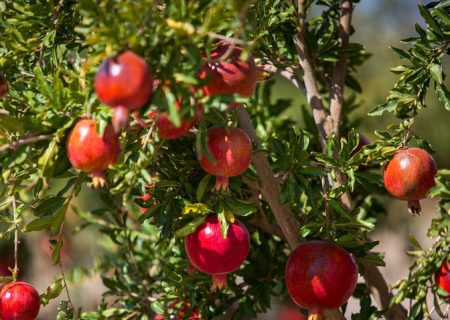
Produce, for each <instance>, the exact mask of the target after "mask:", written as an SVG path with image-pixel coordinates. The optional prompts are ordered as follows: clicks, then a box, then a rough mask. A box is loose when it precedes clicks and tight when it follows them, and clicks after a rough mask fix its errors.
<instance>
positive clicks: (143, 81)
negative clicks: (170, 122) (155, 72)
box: [94, 51, 153, 110]
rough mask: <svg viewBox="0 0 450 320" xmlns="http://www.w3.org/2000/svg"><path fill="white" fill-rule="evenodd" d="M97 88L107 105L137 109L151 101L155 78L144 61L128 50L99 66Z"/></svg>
mask: <svg viewBox="0 0 450 320" xmlns="http://www.w3.org/2000/svg"><path fill="white" fill-rule="evenodd" d="M94 88H95V92H96V93H97V96H98V98H99V99H100V101H101V102H103V103H104V104H106V105H108V106H110V107H113V108H114V107H118V106H121V107H125V108H127V109H129V110H134V109H138V108H140V107H142V106H143V105H144V104H145V103H146V102H147V101H148V100H149V99H150V96H151V94H152V91H153V78H152V75H151V72H150V68H149V66H148V65H147V63H146V62H145V60H144V59H142V58H141V57H139V56H138V55H136V54H135V53H133V52H131V51H125V52H123V53H121V54H119V55H117V56H114V57H111V58H108V59H106V60H105V61H104V62H103V63H102V64H101V65H100V68H99V69H98V71H97V74H96V75H95V80H94Z"/></svg>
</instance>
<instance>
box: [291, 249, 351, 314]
mask: <svg viewBox="0 0 450 320" xmlns="http://www.w3.org/2000/svg"><path fill="white" fill-rule="evenodd" d="M357 280H358V268H357V266H356V263H355V260H354V259H353V257H352V256H351V255H350V254H349V253H348V252H347V251H345V250H344V249H342V248H341V247H338V246H337V245H335V244H333V243H329V242H324V241H308V242H304V243H302V244H300V245H299V246H298V247H297V248H296V249H295V250H294V251H293V252H292V253H291V255H290V256H289V259H288V261H287V264H286V285H287V289H288V292H289V294H290V296H291V298H292V300H294V302H295V303H296V304H298V305H299V306H300V307H302V308H305V309H307V310H308V315H309V318H308V319H319V318H320V317H321V316H322V314H323V311H324V310H326V309H335V308H338V307H340V306H341V305H343V304H344V303H345V302H346V301H347V300H348V298H349V297H350V296H351V295H352V293H353V290H355V287H356V283H357Z"/></svg>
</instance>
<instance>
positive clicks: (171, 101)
mask: <svg viewBox="0 0 450 320" xmlns="http://www.w3.org/2000/svg"><path fill="white" fill-rule="evenodd" d="M164 93H165V95H166V101H167V107H168V109H169V119H170V121H171V122H172V123H173V125H174V126H175V127H177V128H178V127H179V126H180V125H181V119H180V115H179V114H178V109H177V105H176V99H175V96H174V95H173V93H172V92H170V91H169V90H165V91H164Z"/></svg>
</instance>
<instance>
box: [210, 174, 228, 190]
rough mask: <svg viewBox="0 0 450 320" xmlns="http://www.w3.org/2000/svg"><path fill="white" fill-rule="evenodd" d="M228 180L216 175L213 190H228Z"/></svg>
mask: <svg viewBox="0 0 450 320" xmlns="http://www.w3.org/2000/svg"><path fill="white" fill-rule="evenodd" d="M229 182H230V178H228V177H222V176H216V184H215V185H214V188H213V192H220V191H225V192H228V191H229V189H228V184H229Z"/></svg>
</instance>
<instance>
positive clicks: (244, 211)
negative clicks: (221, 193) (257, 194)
mask: <svg viewBox="0 0 450 320" xmlns="http://www.w3.org/2000/svg"><path fill="white" fill-rule="evenodd" d="M224 204H225V208H226V209H228V210H229V211H231V213H233V214H235V215H237V216H248V215H250V214H252V213H254V212H256V211H257V210H258V209H257V207H256V204H254V203H253V202H248V201H245V200H241V199H236V198H234V197H225V198H224Z"/></svg>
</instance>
